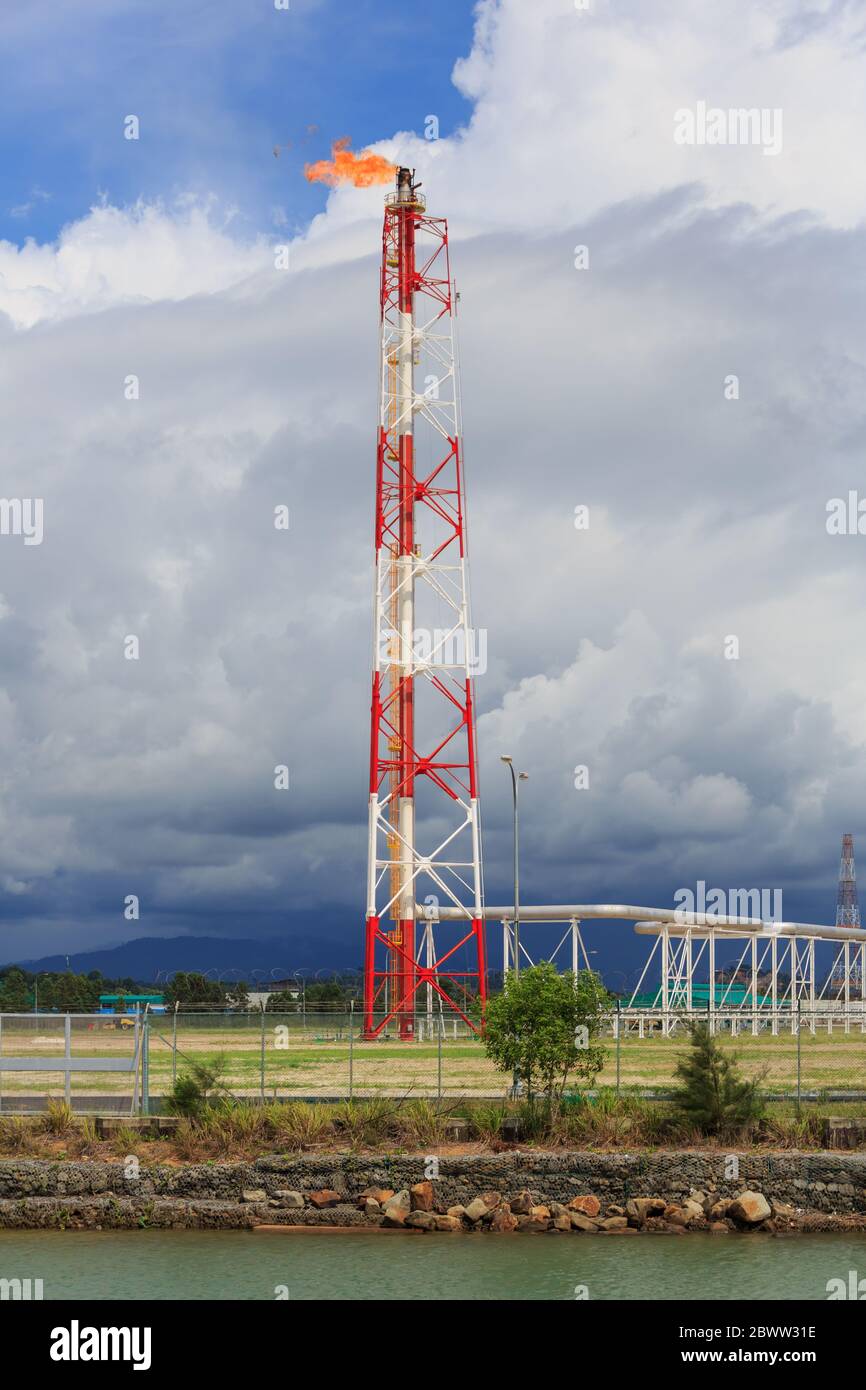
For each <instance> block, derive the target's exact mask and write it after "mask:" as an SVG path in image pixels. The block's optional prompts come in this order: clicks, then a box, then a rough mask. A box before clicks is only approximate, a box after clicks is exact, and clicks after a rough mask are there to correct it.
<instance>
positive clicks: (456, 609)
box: [364, 168, 486, 1038]
mask: <svg viewBox="0 0 866 1390" xmlns="http://www.w3.org/2000/svg"><path fill="white" fill-rule="evenodd" d="M456 299H457V296H456V292H455V289H454V283H453V280H452V278H451V266H450V257H449V248H448V226H447V223H446V221H445V219H444V218H442V217H433V216H431V215H429V214H428V212H427V209H426V203H425V198H424V195H423V194H422V193H421V191H420V187H419V185H418V184H417V183H416V182H415V179H414V175H413V171H411V170H409V169H405V168H401V169H398V170H397V182H396V189H395V191H394V192H392V193H390V194H389V195H388V197H387V199H386V203H385V222H384V228H383V234H382V269H381V281H380V310H381V348H380V393H379V429H378V440H377V457H376V512H375V588H374V624H373V629H374V630H373V686H372V703H371V728H370V801H369V839H368V874H367V918H366V941H365V953H364V1033H365V1036H366V1037H368V1038H375V1037H377V1036H379V1035H380V1034H381V1033H382V1032H383V1030H385V1029H386V1028H389V1027H395V1028H396V1029H397V1031H398V1032H399V1034H400V1036H401V1037H403V1038H409V1037H411V1036H412V1035H413V1030H414V1016H415V1012H416V1007H417V1003H416V997H417V995H418V991H419V990H422V989H423V990H424V996H425V1000H426V1005H427V1008H428V1009H432V1007H433V1003H434V999H436V1000H437V1001H441V1005H442V1006H443V1007H445V1008H447V1009H448V1010H449V1011H452V1010H453V1011H454V1012H456V1013H457V1014H459V1015H460V1016H461V1017H462V1018H463V1019H464V1020H465V1021H466V1022H467V1023H470V1024H471V1025H472V1026H475V1020H473V1019H471V1018H470V1011H472V1010H474V1009H477V1008H479V1007H480V1008H483V1003H484V998H485V993H486V972H485V960H484V927H483V922H482V916H481V904H482V887H481V836H480V828H479V817H478V789H477V770H476V756H475V716H474V709H473V698H472V653H473V633H472V629H471V627H470V622H469V591H468V583H467V574H466V505H465V497H464V463H463V450H462V442H461V432H460V396H459V382H458V368H457V359H456V351H455V336H454V315H455V307H456ZM417 899H426V903H425V905H424V907H422V918H421V920H422V922H423V928H422V931H421V934H420V939H419V934H418V930H417V921H416V900H417ZM439 903H444V904H447V905H448V906H450V907H451V908H452V909H453V910H454V914H455V916H454V925H451V924H450V923H449V925H448V926H444V925H443V926H442V927H439V928H438V929H437V928H436V927H435V926H434V921H433V913H432V912H431V911H430V910H429V909H431V908H434V907H435V906H436V905H438V904H439ZM425 908H426V909H427V911H426V915H424V914H425Z"/></svg>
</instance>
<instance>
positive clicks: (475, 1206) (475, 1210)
mask: <svg viewBox="0 0 866 1390" xmlns="http://www.w3.org/2000/svg"><path fill="white" fill-rule="evenodd" d="M465 1215H466V1220H467V1221H471V1222H472V1224H473V1226H474V1225H475V1224H476V1222H478V1221H480V1220H481V1218H482V1216H486V1215H487V1203H486V1202H485V1201H483V1200H482V1198H481V1197H476V1198H475V1200H474V1201H472V1202H470V1203H469V1206H468V1207H467V1208H466V1213H465Z"/></svg>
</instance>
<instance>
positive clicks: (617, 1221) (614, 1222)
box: [600, 1216, 628, 1231]
mask: <svg viewBox="0 0 866 1390" xmlns="http://www.w3.org/2000/svg"><path fill="white" fill-rule="evenodd" d="M600 1224H601V1229H602V1230H603V1231H624V1230H625V1229H626V1227H627V1226H628V1218H627V1217H625V1216H606V1217H605V1219H604V1221H602V1222H601V1223H600Z"/></svg>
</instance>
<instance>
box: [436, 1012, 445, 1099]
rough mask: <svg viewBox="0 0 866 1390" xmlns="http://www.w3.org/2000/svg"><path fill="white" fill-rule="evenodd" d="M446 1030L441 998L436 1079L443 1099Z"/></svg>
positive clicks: (437, 1091) (438, 1093) (438, 1092)
mask: <svg viewBox="0 0 866 1390" xmlns="http://www.w3.org/2000/svg"><path fill="white" fill-rule="evenodd" d="M444 1031H445V1020H444V1019H443V1017H442V1000H441V999H440V1000H439V1027H438V1029H437V1030H436V1043H437V1059H436V1061H437V1079H436V1098H437V1100H441V1099H442V1034H443V1032H444Z"/></svg>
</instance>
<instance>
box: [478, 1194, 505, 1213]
mask: <svg viewBox="0 0 866 1390" xmlns="http://www.w3.org/2000/svg"><path fill="white" fill-rule="evenodd" d="M479 1195H480V1197H481V1200H482V1202H484V1204H485V1206H486V1207H487V1210H488V1211H495V1210H496V1208H497V1207H498V1206H499V1203H500V1202H501V1201H502V1193H501V1192H482V1193H480V1194H479Z"/></svg>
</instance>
